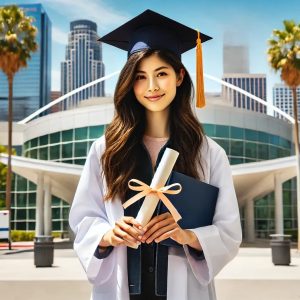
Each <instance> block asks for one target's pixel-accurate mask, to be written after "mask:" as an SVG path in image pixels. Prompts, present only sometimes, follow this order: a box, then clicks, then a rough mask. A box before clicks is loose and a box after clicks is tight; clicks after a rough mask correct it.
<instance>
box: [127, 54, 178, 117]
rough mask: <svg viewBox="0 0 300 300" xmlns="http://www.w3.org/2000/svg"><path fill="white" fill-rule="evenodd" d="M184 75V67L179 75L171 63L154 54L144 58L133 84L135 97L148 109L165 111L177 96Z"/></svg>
mask: <svg viewBox="0 0 300 300" xmlns="http://www.w3.org/2000/svg"><path fill="white" fill-rule="evenodd" d="M183 76H184V70H183V69H182V71H181V73H180V74H179V75H177V74H176V73H175V70H174V69H173V67H172V66H171V65H169V64H168V63H166V62H165V61H163V60H161V59H160V58H159V56H158V55H157V54H152V55H151V56H149V57H146V58H144V59H143V60H142V61H141V62H140V64H139V67H138V69H137V72H136V75H135V81H134V85H133V91H134V94H135V97H136V99H137V100H138V101H139V102H140V103H141V104H142V105H143V106H144V107H145V108H146V109H147V110H149V111H152V112H158V111H163V110H165V109H166V108H168V107H169V105H170V104H171V102H172V101H173V99H174V98H175V95H176V88H177V87H178V86H179V85H180V84H181V82H182V80H183Z"/></svg>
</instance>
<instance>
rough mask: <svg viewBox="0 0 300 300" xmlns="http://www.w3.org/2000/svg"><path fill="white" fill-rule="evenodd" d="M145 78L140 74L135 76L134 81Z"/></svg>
mask: <svg viewBox="0 0 300 300" xmlns="http://www.w3.org/2000/svg"><path fill="white" fill-rule="evenodd" d="M145 78H146V77H145V76H144V75H141V74H139V75H136V76H135V80H143V79H145Z"/></svg>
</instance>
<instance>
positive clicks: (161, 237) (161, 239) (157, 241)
mask: <svg viewBox="0 0 300 300" xmlns="http://www.w3.org/2000/svg"><path fill="white" fill-rule="evenodd" d="M178 231H179V228H178V227H176V228H174V229H172V230H170V231H168V232H165V233H164V234H162V235H161V236H160V237H157V238H156V239H155V242H156V243H159V242H161V241H163V240H166V239H168V238H171V237H172V235H173V234H174V233H177V232H178Z"/></svg>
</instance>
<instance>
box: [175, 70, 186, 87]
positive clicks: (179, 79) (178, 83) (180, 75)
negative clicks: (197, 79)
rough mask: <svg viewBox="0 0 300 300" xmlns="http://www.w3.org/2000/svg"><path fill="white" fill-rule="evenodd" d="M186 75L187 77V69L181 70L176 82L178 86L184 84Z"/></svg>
mask: <svg viewBox="0 0 300 300" xmlns="http://www.w3.org/2000/svg"><path fill="white" fill-rule="evenodd" d="M184 75H185V69H183V68H181V69H180V72H179V74H178V76H177V81H176V86H177V87H178V86H180V85H181V84H182V81H183V78H184Z"/></svg>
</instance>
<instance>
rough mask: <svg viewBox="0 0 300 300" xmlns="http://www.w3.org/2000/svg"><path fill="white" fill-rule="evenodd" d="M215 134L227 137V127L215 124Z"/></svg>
mask: <svg viewBox="0 0 300 300" xmlns="http://www.w3.org/2000/svg"><path fill="white" fill-rule="evenodd" d="M216 136H218V137H229V127H228V126H223V125H216Z"/></svg>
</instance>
